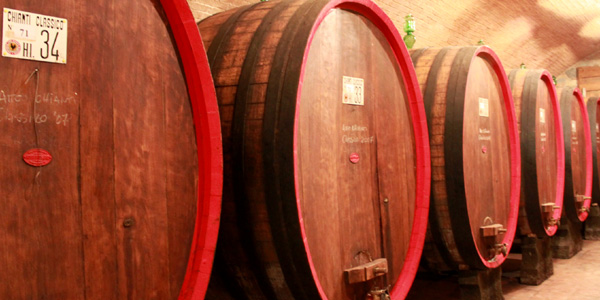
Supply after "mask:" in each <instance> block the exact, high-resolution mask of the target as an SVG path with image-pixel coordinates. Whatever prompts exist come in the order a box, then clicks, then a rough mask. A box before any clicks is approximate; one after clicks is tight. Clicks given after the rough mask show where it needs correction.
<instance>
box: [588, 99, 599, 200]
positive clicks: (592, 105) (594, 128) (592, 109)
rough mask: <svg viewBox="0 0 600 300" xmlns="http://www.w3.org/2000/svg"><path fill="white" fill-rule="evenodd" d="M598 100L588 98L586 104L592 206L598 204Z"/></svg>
mask: <svg viewBox="0 0 600 300" xmlns="http://www.w3.org/2000/svg"><path fill="white" fill-rule="evenodd" d="M598 106H600V98H598V97H592V98H589V99H588V101H587V104H586V109H587V112H588V119H589V121H590V131H591V138H592V168H593V170H592V173H593V175H592V178H593V180H592V204H591V205H594V203H596V205H597V203H600V164H598V151H600V147H599V146H600V125H599V124H600V117H599V116H598V113H599V112H600V110H599V109H598Z"/></svg>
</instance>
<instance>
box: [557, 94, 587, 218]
mask: <svg viewBox="0 0 600 300" xmlns="http://www.w3.org/2000/svg"><path fill="white" fill-rule="evenodd" d="M557 93H558V94H560V110H561V115H562V121H563V134H564V142H565V193H564V199H563V205H564V206H565V208H564V214H563V216H566V217H567V218H569V220H570V221H572V222H575V223H580V222H583V221H585V220H586V219H587V217H588V214H589V213H588V212H589V208H590V205H591V199H586V200H584V202H583V207H585V208H587V211H585V212H577V209H576V207H575V206H576V204H575V202H576V201H575V197H574V195H573V189H574V183H573V171H572V166H571V165H572V160H571V130H569V129H570V128H571V117H570V116H571V114H572V111H571V103H570V101H569V99H570V98H572V97H574V98H575V101H577V104H578V107H579V110H580V112H581V117H582V123H583V131H584V135H585V142H584V149H585V157H586V170H585V174H584V176H585V179H584V181H585V189H584V190H585V191H584V196H586V197H590V198H591V191H592V180H593V178H592V177H593V167H592V157H593V155H592V142H591V133H590V128H589V126H590V123H589V120H588V113H587V108H586V106H585V104H584V101H583V95H582V94H581V91H580V90H579V88H576V87H565V88H562V89H559V91H557ZM567 116H569V117H567ZM565 128H567V129H565Z"/></svg>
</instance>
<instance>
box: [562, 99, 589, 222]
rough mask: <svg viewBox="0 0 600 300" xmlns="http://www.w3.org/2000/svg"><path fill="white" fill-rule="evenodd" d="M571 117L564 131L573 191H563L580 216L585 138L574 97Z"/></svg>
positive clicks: (586, 180)
mask: <svg viewBox="0 0 600 300" xmlns="http://www.w3.org/2000/svg"><path fill="white" fill-rule="evenodd" d="M571 98H572V100H571V116H570V125H571V126H570V128H565V129H564V130H570V131H571V141H570V144H571V174H572V176H573V177H572V178H573V190H571V191H565V193H572V194H573V197H574V199H575V203H574V204H572V205H575V209H576V210H577V214H578V215H580V214H581V213H582V212H583V211H581V209H582V208H583V203H584V196H585V195H586V188H587V182H588V179H587V173H586V172H587V165H588V163H590V162H588V161H587V160H588V158H587V156H586V139H589V138H591V137H586V133H585V130H584V122H585V120H584V118H583V113H584V112H583V111H582V109H581V105H580V103H579V101H578V99H577V98H576V97H575V96H572V97H571Z"/></svg>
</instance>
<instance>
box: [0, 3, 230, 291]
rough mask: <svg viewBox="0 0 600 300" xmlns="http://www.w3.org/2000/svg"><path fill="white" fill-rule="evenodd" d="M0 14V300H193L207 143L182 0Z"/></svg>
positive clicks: (211, 106)
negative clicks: (1, 31) (2, 40)
mask: <svg viewBox="0 0 600 300" xmlns="http://www.w3.org/2000/svg"><path fill="white" fill-rule="evenodd" d="M3 7H4V16H5V18H4V19H3V20H4V21H3V22H7V24H2V25H3V26H4V28H7V26H6V25H10V28H11V30H13V32H12V33H9V35H10V36H11V39H12V40H11V41H10V42H7V44H8V45H9V46H11V47H9V48H11V49H12V52H11V53H7V52H8V51H3V57H2V58H0V65H1V66H2V70H3V72H1V73H0V132H2V134H0V145H1V149H2V155H1V156H0V165H2V171H1V172H0V181H2V182H3V183H2V184H0V194H1V195H2V198H3V207H2V209H1V210H0V211H1V212H0V265H1V266H2V271H1V272H0V282H2V284H0V298H1V299H202V298H203V297H204V294H205V292H206V288H207V285H208V279H209V278H210V275H209V274H210V271H211V265H212V259H213V255H214V250H215V247H216V235H217V233H218V225H219V212H220V193H221V189H222V181H221V180H222V154H221V147H222V146H221V142H220V139H221V138H220V126H219V119H218V106H217V102H216V95H215V91H214V85H213V83H212V79H211V74H210V69H209V66H208V62H207V60H206V56H205V55H204V52H203V51H204V50H203V45H202V40H201V38H200V35H199V33H198V30H197V27H196V24H195V21H194V19H193V16H192V14H191V11H190V10H189V7H188V4H187V2H186V1H185V0H162V1H160V2H159V1H148V0H132V1H106V0H98V1H85V2H79V3H77V5H73V1H64V0H57V1H17V0H6V1H3ZM17 10H18V11H17ZM8 14H10V16H7V15H8ZM34 14H40V15H42V16H39V15H34ZM57 18H60V19H57ZM36 24H38V25H36ZM39 24H42V25H41V26H45V27H43V28H41V29H40V28H39V27H40V25H39ZM44 24H45V25H44ZM56 24H60V26H57V25H56ZM36 26H37V27H36ZM20 29H23V30H20ZM5 33H6V32H5ZM40 37H41V41H40ZM36 38H37V40H38V43H37V45H41V46H40V47H42V48H35V47H37V46H35V45H34V44H33V42H31V40H34V39H36ZM63 41H68V45H66V46H64V47H63ZM30 42H31V43H30ZM5 46H6V45H4V44H3V45H2V49H3V50H4V49H6V48H5ZM13 46H14V47H13ZM67 49H68V52H67ZM21 51H22V52H21ZM21 55H25V56H26V57H25V58H27V59H16V58H13V57H8V56H21ZM44 58H46V59H47V60H46V61H37V60H34V59H44ZM184 71H185V72H184Z"/></svg>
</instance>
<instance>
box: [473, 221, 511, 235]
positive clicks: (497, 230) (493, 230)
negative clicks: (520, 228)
mask: <svg viewBox="0 0 600 300" xmlns="http://www.w3.org/2000/svg"><path fill="white" fill-rule="evenodd" d="M479 230H480V231H481V236H483V237H495V236H498V235H500V234H501V233H505V232H506V231H507V229H506V228H504V226H502V224H491V225H484V226H481V227H479Z"/></svg>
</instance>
